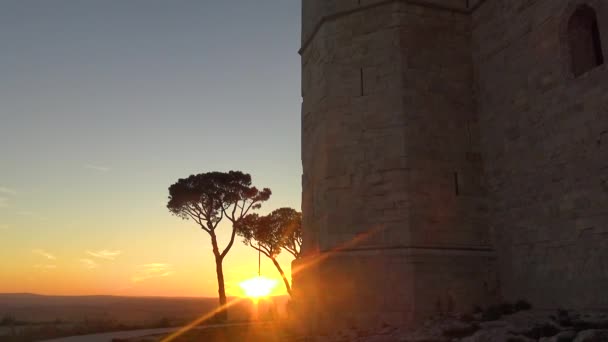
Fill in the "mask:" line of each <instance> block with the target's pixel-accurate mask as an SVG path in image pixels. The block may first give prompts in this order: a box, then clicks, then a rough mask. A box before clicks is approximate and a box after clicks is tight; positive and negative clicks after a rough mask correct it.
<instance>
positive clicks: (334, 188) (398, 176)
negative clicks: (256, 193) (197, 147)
mask: <svg viewBox="0 0 608 342" xmlns="http://www.w3.org/2000/svg"><path fill="white" fill-rule="evenodd" d="M362 2H363V4H361V5H358V4H357V6H358V7H356V8H353V7H352V6H353V4H354V3H355V2H350V3H348V4H347V2H339V1H337V2H331V1H329V2H328V1H324V2H317V4H319V3H322V4H323V5H322V6H319V5H317V6H312V5H310V4H309V5H308V6H310V7H309V9H308V10H305V13H325V14H324V17H323V18H325V19H322V20H323V24H322V25H320V26H319V25H317V24H311V23H308V24H306V23H305V25H304V27H305V29H304V31H307V30H309V29H307V28H306V27H308V28H310V27H315V25H317V27H316V28H315V29H314V31H311V32H312V33H311V36H310V37H307V38H305V39H304V40H303V41H304V46H303V48H302V51H301V53H302V65H303V68H302V96H303V99H304V101H303V105H302V139H303V140H302V163H303V169H304V175H303V179H302V181H303V194H302V196H303V198H302V210H303V213H304V222H303V225H304V246H303V251H304V255H305V256H306V258H307V260H308V261H307V263H313V264H315V267H314V268H309V269H308V270H303V271H302V274H300V275H296V276H294V279H296V282H298V280H297V279H300V280H299V281H300V282H301V283H306V284H307V285H304V287H307V288H308V289H309V290H308V291H307V293H315V300H314V302H315V304H314V305H315V306H316V309H315V308H311V309H310V310H313V311H314V316H315V317H318V321H319V322H324V321H327V322H331V324H332V325H333V324H336V320H335V318H336V317H340V318H341V321H342V322H343V323H344V324H348V322H359V323H357V324H362V323H363V322H364V323H366V324H367V325H369V324H371V325H374V324H378V325H380V324H382V323H389V322H390V323H400V324H407V323H411V322H412V321H414V320H417V319H423V318H425V317H428V315H430V314H433V313H435V312H437V310H448V309H449V310H453V311H457V310H461V311H462V310H469V309H470V308H471V307H472V306H473V304H476V303H479V302H482V301H483V302H485V301H487V300H488V298H489V297H492V296H493V295H494V294H495V288H496V285H495V283H496V277H495V276H494V274H493V273H492V269H493V268H494V267H493V266H492V265H493V262H494V256H493V253H492V250H491V249H490V248H489V242H490V241H489V236H488V229H487V225H486V222H487V209H486V207H487V206H486V204H485V203H484V197H485V195H484V185H483V181H482V180H483V178H482V174H483V173H482V164H481V159H480V148H479V144H478V141H479V128H478V123H477V118H476V115H475V113H476V112H475V110H474V102H473V96H472V92H473V65H472V58H471V28H470V18H469V16H468V14H467V13H466V12H465V11H464V8H456V7H450V6H447V7H446V6H438V5H437V3H439V2H435V3H434V2H432V1H430V2H425V3H424V4H421V2H416V3H412V2H409V1H377V2H375V3H373V4H370V3H371V2H370V1H367V2H365V1H362ZM457 3H464V2H457V1H454V2H453V4H457ZM342 5H344V6H347V5H349V6H351V7H343V11H337V12H329V13H328V12H323V11H328V10H333V11H336V10H338V9H340V8H342V7H340V6H342ZM443 5H445V3H444V4H443ZM305 6H306V2H305ZM307 11H308V12H307ZM308 15H310V14H305V15H304V16H305V18H306V17H307V16H308ZM318 15H320V14H316V15H313V17H314V18H317V19H318ZM312 22H313V23H318V22H319V21H318V20H312ZM307 25H308V26H307ZM296 268H297V267H296ZM306 273H308V274H306ZM313 289H316V290H313ZM324 317H326V318H327V319H326V320H325V319H324Z"/></svg>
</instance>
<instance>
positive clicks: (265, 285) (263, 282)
mask: <svg viewBox="0 0 608 342" xmlns="http://www.w3.org/2000/svg"><path fill="white" fill-rule="evenodd" d="M239 286H240V287H241V288H242V289H243V291H244V292H245V295H246V296H247V297H251V298H260V297H266V296H268V295H269V294H270V292H272V289H274V288H275V287H276V286H277V281H276V280H273V279H268V278H265V277H255V278H251V279H247V280H245V281H243V282H241V283H240V284H239Z"/></svg>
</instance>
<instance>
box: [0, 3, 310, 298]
mask: <svg viewBox="0 0 608 342" xmlns="http://www.w3.org/2000/svg"><path fill="white" fill-rule="evenodd" d="M299 35H300V1H298V0H256V1H249V0H240V1H236V0H222V1H211V0H191V1H180V0H171V1H167V0H163V1H161V0H90V1H81V0H69V1H68V0H52V1H48V0H38V1H31V0H4V1H2V2H1V3H0V42H1V44H2V45H1V46H2V49H1V50H2V52H1V53H0V75H1V81H0V119H1V120H0V235H1V236H0V240H2V241H3V245H4V244H5V243H6V242H7V241H8V245H10V247H9V248H4V249H3V251H2V252H0V253H4V254H5V255H4V257H8V258H11V259H12V258H18V257H23V256H22V255H21V254H20V253H29V251H30V250H32V249H44V250H48V251H50V252H52V251H66V252H65V253H66V254H70V253H72V254H74V255H71V254H70V258H78V257H79V256H78V255H76V254H78V253H80V252H79V251H80V250H86V249H95V248H96V249H110V250H121V251H122V252H123V253H122V255H126V254H127V253H126V252H125V250H126V249H127V248H128V247H127V246H126V245H125V242H124V241H125V240H126V241H134V240H135V239H138V240H139V239H140V238H141V240H142V241H144V242H139V243H140V244H141V243H145V240H146V239H150V240H151V241H152V242H151V245H150V247H149V248H150V249H154V248H157V246H158V245H159V244H160V243H161V242H160V241H166V239H167V236H171V238H174V236H175V239H177V240H176V242H175V245H176V248H177V250H176V251H174V253H176V254H178V253H179V249H183V246H182V247H180V242H179V241H180V240H179V239H180V238H181V237H180V236H182V235H180V234H182V233H180V232H182V231H186V228H192V227H190V225H191V223H181V222H179V220H178V219H177V218H175V217H171V216H170V214H169V212H168V211H167V210H166V209H165V208H164V204H165V202H166V196H167V187H168V186H169V185H170V184H171V183H172V182H174V181H176V180H177V179H178V178H180V177H185V176H188V175H189V174H191V173H198V172H204V171H214V170H219V171H223V170H229V169H238V170H242V171H245V172H248V173H251V174H252V176H253V179H254V183H255V184H256V185H259V186H267V187H270V188H271V189H272V190H273V193H274V194H273V196H272V198H271V200H270V201H269V202H268V204H267V205H265V207H264V211H268V210H270V209H273V208H277V207H280V206H291V207H295V208H297V209H299V208H300V192H301V188H300V175H301V164H300V103H301V98H300V90H299V88H300V67H299V61H300V59H299V56H298V55H297V50H298V47H299ZM126 222H127V223H128V224H127V223H126ZM175 226H178V227H179V229H178V228H175ZM192 230H194V228H192ZM168 232H170V234H173V235H168V234H169V233H168ZM195 234H197V235H188V233H186V234H185V235H183V236H184V237H183V239H185V240H184V241H186V240H187V242H184V243H185V244H187V243H190V240H192V238H193V237H196V238H198V237H199V235H200V234H202V232H199V231H196V232H195ZM155 236H158V239H157V238H155ZM143 237H145V238H143ZM205 239H206V237H204V236H202V235H200V240H199V241H198V243H199V245H203V246H205V245H204V243H206V242H207V241H206V240H205ZM75 245H76V246H78V247H74V246H75ZM193 246H194V243H193ZM193 248H194V247H193ZM239 248H240V246H239ZM144 249H146V248H145V247H142V250H144ZM55 253H59V252H55ZM149 254H150V255H153V254H152V252H149ZM132 257H133V258H134V259H133V260H134V261H133V262H134V263H143V262H144V261H138V259H137V258H136V256H132ZM148 261H149V262H152V260H148ZM159 261H162V260H159ZM177 262H178V261H173V263H177ZM0 272H2V269H1V268H0ZM1 276H2V275H1V274H0V277H1ZM0 291H2V289H0Z"/></svg>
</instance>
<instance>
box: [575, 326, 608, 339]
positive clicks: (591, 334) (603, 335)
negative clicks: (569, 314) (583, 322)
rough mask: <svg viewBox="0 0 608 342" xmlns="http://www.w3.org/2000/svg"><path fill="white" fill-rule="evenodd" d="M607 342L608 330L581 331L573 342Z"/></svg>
mask: <svg viewBox="0 0 608 342" xmlns="http://www.w3.org/2000/svg"><path fill="white" fill-rule="evenodd" d="M605 341H608V330H600V329H592V330H583V331H581V332H579V333H578V335H576V338H575V339H574V342H605Z"/></svg>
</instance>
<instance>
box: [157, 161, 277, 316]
mask: <svg viewBox="0 0 608 342" xmlns="http://www.w3.org/2000/svg"><path fill="white" fill-rule="evenodd" d="M270 195H271V191H270V189H268V188H264V189H263V190H261V191H260V190H258V189H257V188H256V187H254V186H252V185H251V176H250V175H249V174H246V173H243V172H240V171H230V172H227V173H226V172H208V173H201V174H198V175H191V176H190V177H188V178H185V179H179V180H178V181H177V182H176V183H175V184H173V185H171V186H170V187H169V203H168V204H167V208H168V209H169V211H171V213H173V214H174V215H176V216H178V217H181V218H182V219H192V220H193V221H194V222H196V223H197V224H198V225H199V226H200V228H201V229H202V230H204V231H205V232H207V234H209V236H210V237H211V247H212V251H213V256H214V257H215V266H216V267H215V270H216V274H217V284H218V294H219V302H220V306H221V307H223V306H224V305H226V289H225V286H224V272H223V269H222V262H223V260H224V258H225V257H226V255H227V254H228V252H229V251H230V248H232V245H233V243H234V237H235V234H236V227H235V224H236V223H238V222H239V221H240V220H241V219H242V218H243V217H245V216H246V215H248V214H249V213H250V211H251V210H254V209H258V208H260V206H261V205H262V204H261V203H262V202H264V201H266V200H268V198H269V197H270ZM224 217H226V218H228V220H230V221H231V222H232V232H231V234H230V240H229V242H228V244H227V245H226V246H225V247H224V248H223V249H220V247H219V245H218V241H217V234H216V230H217V227H218V225H219V224H220V222H221V221H222V219H223V218H224ZM222 312H223V314H221V315H220V317H218V318H220V319H225V318H226V315H225V311H224V310H222Z"/></svg>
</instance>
